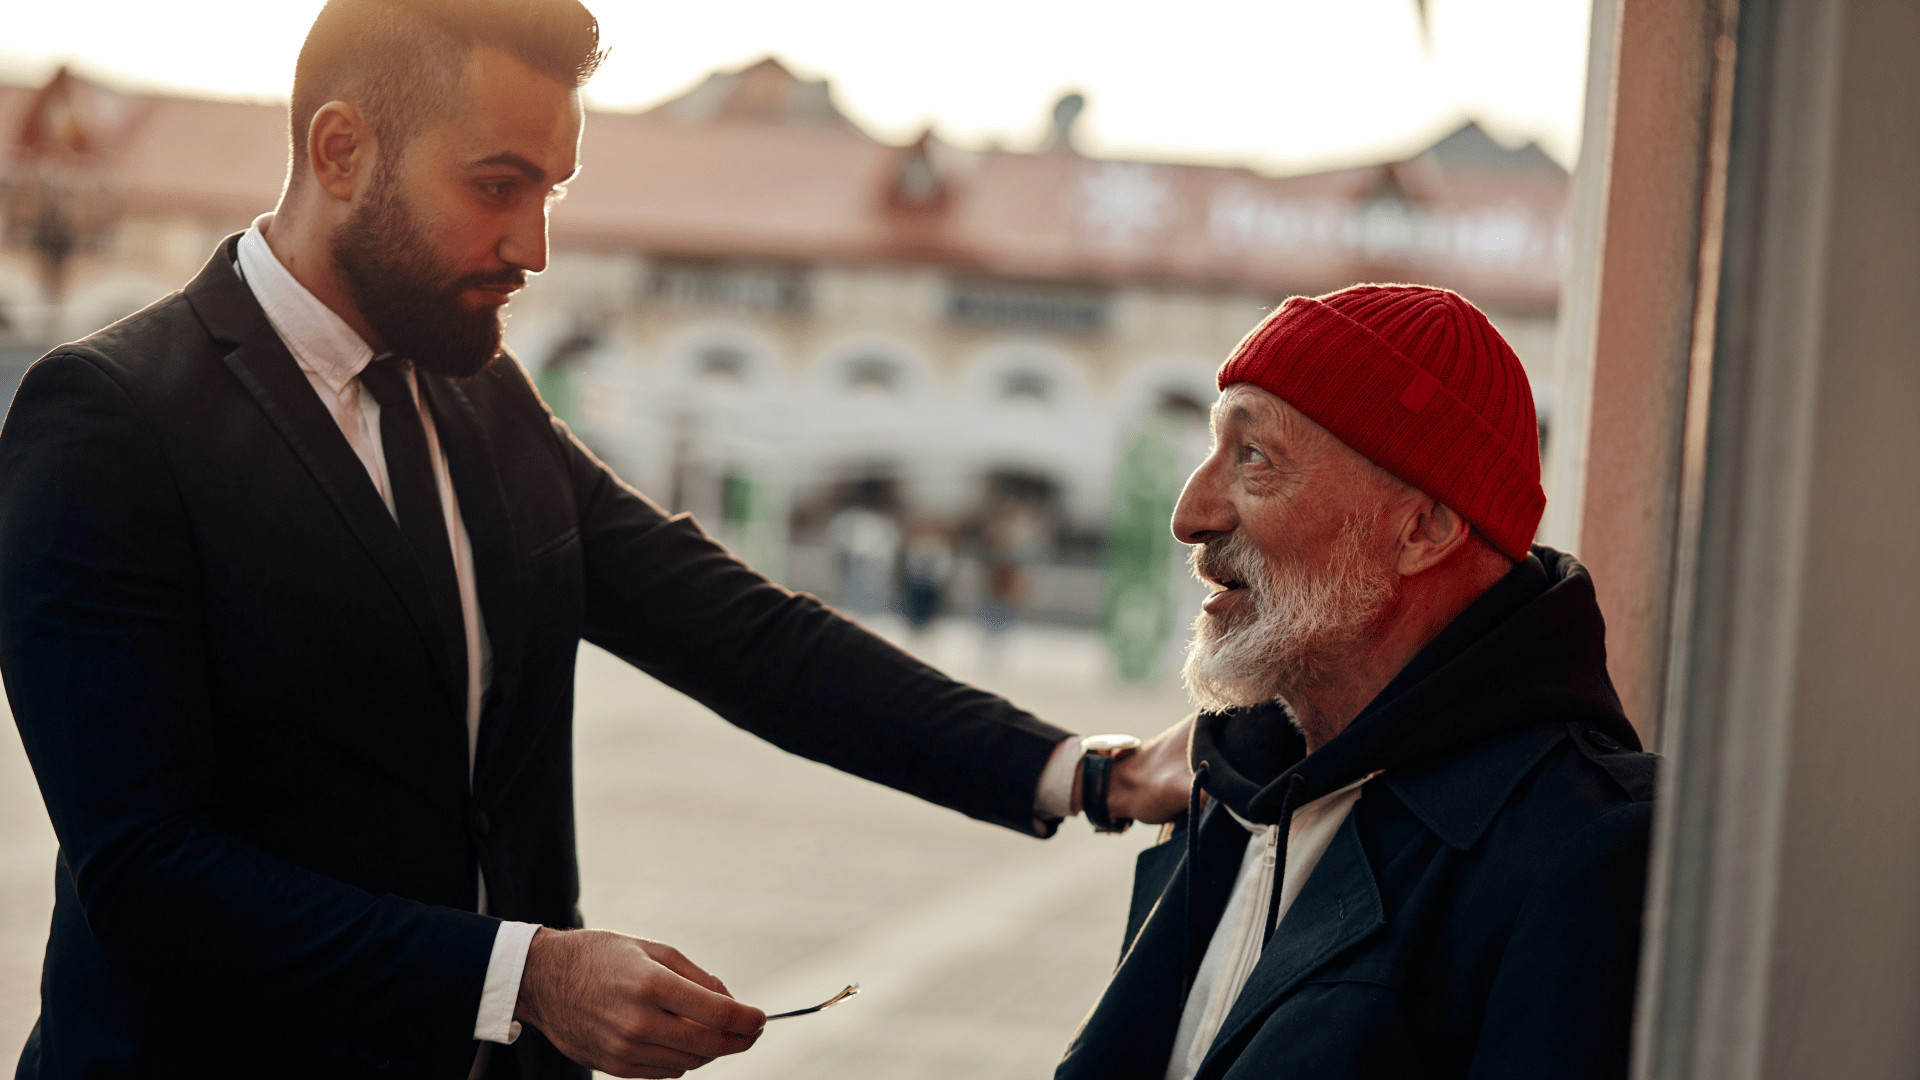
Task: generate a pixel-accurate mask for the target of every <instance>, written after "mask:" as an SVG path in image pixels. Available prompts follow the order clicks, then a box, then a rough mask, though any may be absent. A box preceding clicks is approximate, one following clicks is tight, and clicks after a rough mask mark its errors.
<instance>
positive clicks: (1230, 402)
mask: <svg viewBox="0 0 1920 1080" xmlns="http://www.w3.org/2000/svg"><path fill="white" fill-rule="evenodd" d="M1209 422H1210V424H1211V425H1212V428H1213V435H1214V438H1216V439H1218V438H1221V437H1223V436H1224V435H1225V434H1226V433H1227V432H1235V433H1239V434H1246V435H1257V436H1260V437H1263V438H1267V439H1277V440H1280V441H1281V442H1282V443H1284V444H1287V445H1293V446H1298V447H1300V448H1301V449H1306V448H1309V447H1313V448H1318V447H1321V446H1324V444H1325V442H1326V441H1328V440H1331V441H1333V442H1336V443H1337V442H1339V440H1338V439H1335V438H1334V437H1333V434H1332V433H1331V432H1329V431H1328V430H1327V429H1326V428H1323V427H1321V426H1320V425H1319V424H1316V423H1314V422H1313V421H1312V420H1311V419H1310V418H1308V416H1307V414H1305V413H1303V412H1301V411H1300V410H1299V409H1296V408H1294V407H1293V406H1292V405H1289V404H1287V402H1286V400H1285V399H1283V398H1281V397H1280V396H1279V395H1278V394H1275V393H1273V392H1272V391H1270V390H1265V389H1262V388H1261V387H1258V386H1255V385H1254V384H1252V383H1244V382H1242V383H1230V384H1228V385H1227V387H1226V389H1224V390H1221V391H1220V396H1219V398H1218V399H1216V400H1215V401H1214V403H1213V412H1212V415H1211V418H1210V421H1209Z"/></svg>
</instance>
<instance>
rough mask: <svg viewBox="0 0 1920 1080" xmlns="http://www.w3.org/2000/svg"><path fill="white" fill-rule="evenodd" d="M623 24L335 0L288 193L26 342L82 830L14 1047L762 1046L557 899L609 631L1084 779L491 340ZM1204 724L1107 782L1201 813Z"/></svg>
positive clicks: (18, 609) (24, 675) (350, 1063)
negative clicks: (198, 258)
mask: <svg viewBox="0 0 1920 1080" xmlns="http://www.w3.org/2000/svg"><path fill="white" fill-rule="evenodd" d="M598 58H599V50H598V32H597V27H596V24H595V23H594V20H593V17H592V16H591V15H590V14H588V12H587V11H586V9H585V8H583V7H581V6H580V5H579V3H577V2H576V0H331V2H330V3H328V4H327V5H326V7H325V8H324V9H323V10H322V11H321V12H320V14H319V16H318V18H317V19H316V20H315V22H314V26H313V29H312V31H311V33H310V34H309V35H308V38H307V41H306V44H305V46H304V47H303V49H302V51H301V54H300V60H299V66H298V69H297V71H296V74H295V79H294V94H293V107H292V116H291V136H292V169H291V171H290V174H289V180H288V185H287V190H286V192H285V194H284V195H283V197H282V199H281V202H280V205H279V207H278V209H277V210H276V211H275V212H274V213H272V214H269V215H265V216H262V217H261V218H260V219H259V220H258V221H256V222H255V223H254V226H253V228H251V229H249V230H247V232H246V233H244V234H242V235H239V236H234V237H231V238H229V239H228V240H227V241H226V242H224V243H223V244H221V245H220V248H219V249H218V250H217V251H216V252H215V253H214V255H213V258H212V259H211V260H210V261H209V262H208V263H207V266H206V268H205V269H204V270H203V271H201V273H200V275H199V276H198V277H196V278H195V279H194V280H193V281H192V282H191V283H190V284H188V285H187V286H186V288H185V289H183V290H182V291H180V292H177V293H175V294H173V295H171V296H168V297H166V298H164V299H162V300H160V301H159V302H157V303H155V304H154V305H153V306H151V307H149V308H147V309H146V310H145V311H142V312H140V313H138V314H136V315H133V316H131V317H130V318H128V319H126V320H123V321H122V322H119V323H117V324H115V325H113V326H111V327H108V328H107V329H105V330H102V331H100V332H99V333H96V334H94V335H92V336H90V337H88V338H87V339H85V340H83V341H80V342H78V343H75V344H72V345H66V346H62V347H60V348H58V349H56V350H54V351H53V352H52V353H51V354H49V355H48V356H47V357H45V358H43V359H42V360H41V361H40V362H39V363H37V364H36V365H35V366H34V367H33V368H32V369H31V370H30V371H29V372H28V374H27V376H26V378H25V380H24V381H23V383H22V384H21V387H20V390H19V393H18V395H17V397H16V398H15V400H14V403H13V407H12V410H11V412H10V414H9V416H8V418H7V421H6V426H5V428H4V430H0V671H4V674H5V678H6V686H7V693H8V696H9V697H10V699H11V703H12V707H13V713H14V717H15V720H16V722H17V723H18V725H19V728H20V732H21V737H22V739H23V741H24V743H25V745H26V749H27V753H28V756H29V757H30V758H31V760H32V762H33V767H34V772H35V776H36V778H37V779H38V781H39V783H40V787H41V790H42V793H43V795H44V797H45V799H46V803H47V809H48V813H49V815H50V816H51V818H52V821H53V826H54V831H55V832H56V834H57V835H58V836H59V840H60V857H59V861H58V865H57V867H56V869H55V893H56V900H55V907H54V915H53V927H52V930H51V934H50V938H49V941H48V946H47V957H46V965H45V969H44V975H43V979H42V985H41V1013H40V1019H39V1022H38V1023H37V1024H36V1025H35V1027H34V1030H33V1033H32V1034H31V1036H30V1037H29V1039H28V1043H27V1046H26V1050H25V1052H24V1054H23V1055H22V1057H21V1061H20V1066H19V1072H18V1075H19V1076H21V1077H23V1078H56V1077H61V1078H65V1077H73V1078H78V1077H97V1078H111V1077H129V1078H131V1077H139V1078H141V1080H152V1078H156V1077H192V1078H195V1080H209V1078H222V1077H236V1078H237V1077H259V1076H274V1077H351V1076H372V1075H380V1076H393V1075H404V1076H420V1077H443V1078H446V1080H459V1078H460V1077H465V1076H480V1075H484V1076H487V1077H494V1078H501V1077H506V1078H511V1077H526V1078H534V1077H584V1076H585V1075H586V1068H585V1067H584V1066H585V1065H589V1064H590V1065H592V1066H594V1067H597V1068H599V1069H601V1070H602V1071H605V1072H608V1073H611V1074H613V1075H616V1076H647V1077H661V1076H678V1075H680V1074H681V1073H682V1072H683V1071H685V1070H687V1069H692V1068H696V1067H698V1066H700V1065H702V1064H704V1063H706V1062H708V1061H710V1060H711V1059H713V1058H714V1057H717V1056H719V1055H722V1054H729V1053H735V1052H738V1051H741V1050H744V1049H746V1048H747V1047H748V1046H750V1045H751V1044H752V1043H753V1041H754V1039H755V1038H756V1037H757V1035H758V1033H759V1031H760V1028H761V1025H762V1024H763V1023H764V1022H765V1014H764V1013H762V1012H761V1011H760V1010H759V1009H756V1008H752V1007H749V1006H747V1005H743V1004H741V1003H739V1002H736V1001H734V1000H733V999H732V997H731V996H729V995H728V994H727V991H726V988H725V987H724V986H723V985H722V984H721V983H720V981H719V980H717V979H715V978H714V977H713V976H711V975H709V974H707V973H706V972H704V971H702V970H701V969H700V968H699V967H697V966H696V965H694V964H693V963H692V962H691V961H689V960H687V959H686V958H685V957H684V956H682V955H681V954H680V953H678V952H677V951H675V950H674V949H672V948H670V947H668V946H665V945H661V944H658V943H656V942H649V941H643V940H640V939H636V938H631V937H626V936H624V935H620V934H614V933H607V932H602V931H588V930H575V929H572V928H576V927H579V926H581V925H582V923H581V916H580V912H579V910H578V909H577V907H576V906H575V902H576V900H577V898H578V892H579V890H578V873H577V870H576V866H575V861H574V850H573V817H572V814H573V806H572V750H571V743H570V724H571V718H572V700H571V698H572V688H573V661H574V655H575V652H576V649H577V647H578V644H579V642H580V640H581V639H582V638H583V637H584V638H585V639H587V640H590V641H594V642H596V643H597V644H599V645H601V646H603V647H605V648H607V649H608V650H610V651H612V652H613V653H615V654H617V655H619V656H621V657H623V658H625V659H626V660H628V661H629V662H631V663H633V664H635V665H636V666H638V667H641V668H642V669H644V670H646V671H647V672H649V673H650V674H652V675H655V676H657V677H658V678H660V679H661V680H663V681H664V682H666V683H668V684H669V685H672V686H674V687H676V688H678V689H680V690H683V691H685V692H686V693H688V694H690V695H692V696H693V697H695V698H697V699H699V700H700V701H702V702H704V703H705V704H707V705H709V706H711V707H712V708H713V709H714V710H716V711H717V712H719V713H720V714H721V715H723V716H725V717H726V718H727V719H729V720H731V721H733V722H734V723H737V724H739V725H741V726H743V727H745V728H747V729H749V730H752V731H754V732H756V733H757V734H760V735H762V736H764V737H766V738H768V739H770V740H772V741H774V742H776V743H778V744H779V745H781V746H783V747H785V748H787V749H789V750H792V751H794V752H796V753H800V754H804V755H806V756H808V757H811V758H814V759H816V760H819V761H824V762H827V763H829V764H833V765H836V766H838V767H840V768H843V769H846V770H848V771H850V772H854V773H857V774H859V775H861V776H865V777H868V778H870V779H874V780H877V781H880V782H882V783H886V784H890V785H892V786H894V787H897V788H899V789H901V790H903V791H906V792H909V793H912V794H915V795H919V796H921V797H924V798H927V799H931V800H934V801H936V802H939V803H941V804H943V805H946V806H950V807H952V808H954V809H957V810H960V811H962V812H965V813H968V814H971V815H973V816H975V817H978V818H981V819H983V820H987V821H991V822H996V823H999V824H1002V825H1006V826H1008V827H1011V828H1014V829H1018V830H1021V831H1024V832H1029V833H1039V834H1041V835H1046V834H1050V833H1051V832H1052V831H1053V828H1054V824H1055V822H1056V821H1057V820H1058V819H1059V818H1060V817H1062V816H1065V815H1066V814H1067V813H1068V812H1070V810H1072V809H1075V808H1077V807H1076V805H1075V803H1076V799H1077V796H1076V794H1075V792H1076V790H1077V788H1076V782H1075V781H1076V777H1077V775H1078V772H1077V767H1078V764H1079V761H1080V754H1079V750H1078V745H1077V743H1076V742H1075V741H1074V740H1072V739H1070V738H1068V737H1067V735H1066V733H1065V732H1063V731H1061V730H1059V729H1057V728H1055V727H1052V726H1051V725H1048V724H1046V723H1044V722H1042V721H1040V720H1039V719H1037V718H1035V717H1033V716H1031V715H1029V714H1027V713H1025V712H1022V711H1021V710H1019V709H1017V708H1015V707H1014V706H1012V705H1011V704H1009V703H1008V702H1006V701H1004V700H1002V699H1000V698H997V697H995V696H993V695H991V694H987V693H984V692H982V691H979V690H977V689H974V688H972V687H968V686H964V685H960V684H957V683H954V682H952V681H951V680H948V679H947V678H945V677H944V676H942V675H941V674H940V673H938V672H936V671H933V670H932V669H930V668H928V667H926V666H924V665H922V664H920V663H918V662H916V661H915V660H913V659H912V658H911V657H908V656H906V655H905V654H903V653H901V652H899V651H898V650H896V649H894V648H892V647H891V646H889V645H887V644H886V643H885V642H883V641H881V640H880V639H878V638H875V637H873V636H872V635H870V634H867V633H866V632H864V631H863V630H861V629H860V628H859V627H857V626H856V625H854V624H852V623H850V622H848V621H846V620H844V619H842V618H840V617H839V616H837V615H835V614H834V613H833V612H832V611H830V610H827V609H826V608H824V607H822V606H821V605H819V604H818V603H817V602H816V601H814V600H812V599H811V598H810V597H805V596H796V595H794V594H792V593H789V592H787V591H786V590H784V589H781V588H779V587H778V586H775V585H773V584H771V583H769V582H768V581H767V580H766V579H765V578H762V577H760V576H759V575H757V574H755V573H753V572H752V571H751V570H749V569H748V568H746V567H744V566H742V565H741V564H740V563H738V562H737V561H735V560H734V559H733V558H732V557H731V556H730V555H729V554H728V553H727V552H726V551H725V550H724V549H723V548H721V547H720V546H719V545H717V544H715V543H714V542H713V541H711V540H710V539H708V538H707V537H706V536H705V534H703V533H702V532H701V531H700V529H699V527H698V526H697V525H695V524H694V523H693V522H692V521H691V520H690V519H687V518H685V517H677V518H670V517H668V516H667V515H666V514H665V513H663V512H662V511H661V510H660V508H659V507H657V506H655V505H654V504H653V503H651V502H648V501H647V500H646V499H645V498H643V497H641V496H640V495H638V494H637V493H635V492H634V491H632V489H630V488H627V487H626V486H624V485H622V484H621V483H620V482H619V480H618V479H616V478H615V477H614V476H612V475H611V474H610V473H609V472H608V471H607V470H606V469H605V467H604V466H602V465H601V464H600V463H599V462H598V461H596V460H595V459H594V458H593V456H592V455H591V454H589V453H588V452H587V451H586V450H585V449H584V448H583V447H581V446H580V444H579V443H578V442H576V441H575V440H574V439H573V438H572V436H571V435H570V434H569V433H568V431H567V430H566V428H565V426H564V425H561V424H559V423H558V422H557V421H555V420H554V419H553V417H552V415H551V413H549V412H548V411H547V410H546V408H545V407H544V406H543V405H542V404H541V402H540V400H539V397H538V396H537V395H536V394H535V393H534V391H533V389H532V387H531V385H530V384H529V383H528V380H527V377H526V375H525V373H524V372H523V371H522V370H521V369H520V367H519V365H518V364H516V363H514V362H512V361H511V360H510V359H508V360H501V359H499V357H500V335H501V323H500V309H501V307H502V306H503V305H504V304H505V303H506V302H507V300H508V298H509V297H510V296H511V294H512V293H513V292H514V291H515V290H516V289H518V288H519V287H520V286H521V285H522V284H524V282H525V280H526V277H527V275H529V274H534V273H538V272H539V271H540V270H542V269H543V268H544V267H545V266H546V262H547V236H546V225H547V211H548V208H549V206H550V205H551V203H552V201H553V200H554V199H555V198H556V197H557V196H558V194H559V185H560V184H561V183H562V182H564V181H565V180H566V179H567V178H568V177H569V176H571V175H572V174H573V173H574V171H575V167H576V163H577V160H578V146H579V138H580V128H581V108H580V98H579V93H578V91H579V87H580V85H581V83H583V82H584V81H585V79H586V78H587V76H588V75H589V74H590V73H591V71H592V70H593V67H594V65H595V64H596V63H597V62H598ZM1183 732H1184V729H1176V731H1174V732H1169V733H1167V734H1166V735H1163V736H1162V737H1161V738H1160V739H1158V740H1157V741H1156V742H1155V743H1153V744H1151V745H1150V746H1149V747H1148V749H1147V750H1146V751H1144V752H1142V753H1140V754H1138V755H1135V757H1134V758H1132V759H1129V760H1127V761H1124V762H1121V763H1120V764H1119V765H1117V766H1113V767H1112V768H1111V769H1110V770H1107V771H1103V772H1102V773H1101V776H1102V777H1103V779H1107V780H1109V783H1108V784H1107V785H1106V786H1104V787H1103V791H1104V792H1105V802H1104V804H1103V803H1102V802H1101V800H1099V799H1095V800H1093V803H1092V805H1091V807H1090V809H1092V810H1094V811H1095V812H1099V811H1101V810H1102V808H1103V806H1104V809H1105V811H1106V812H1110V813H1112V814H1114V815H1115V816H1126V817H1137V818H1143V819H1145V820H1150V821H1152V820H1162V821H1164V820H1166V819H1167V818H1169V817H1172V816H1174V815H1175V814H1177V813H1178V808H1179V806H1180V805H1182V804H1183V803H1184V801H1185V791H1186V788H1187V783H1186V777H1187V770H1186V766H1185V760H1184V755H1183V753H1182V752H1181V746H1182V744H1183V742H1184V737H1183ZM1108 771H1110V773H1111V776H1110V778H1109V777H1108V775H1107V773H1108ZM713 779H714V782H715V783H716V785H724V783H725V782H726V778H725V777H715V778H713ZM660 887H661V888H672V887H673V883H672V882H671V881H663V882H661V883H660ZM569 930H570V931H571V932H561V931H569ZM522 1023H524V1024H526V1030H525V1032H524V1034H523V1033H522V1031H521V1024H522ZM509 1047H510V1048H509Z"/></svg>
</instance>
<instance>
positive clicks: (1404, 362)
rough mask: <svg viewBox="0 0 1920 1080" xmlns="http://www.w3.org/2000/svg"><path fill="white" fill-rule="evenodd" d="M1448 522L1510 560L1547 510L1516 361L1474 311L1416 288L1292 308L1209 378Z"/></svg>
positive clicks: (1304, 301) (1381, 288)
mask: <svg viewBox="0 0 1920 1080" xmlns="http://www.w3.org/2000/svg"><path fill="white" fill-rule="evenodd" d="M1237 382H1245V383H1252V384H1253V385H1255V386H1258V387H1260V388H1261V389H1263V390H1267V391H1269V392H1270V393H1272V394H1274V395H1275V396H1276V397H1279V398H1280V399H1281V400H1283V401H1285V402H1286V403H1287V404H1289V405H1292V406H1293V407H1294V408H1296V409H1299V410H1300V411H1301V412H1302V413H1305V414H1306V415H1307V416H1308V417H1309V418H1311V419H1312V420H1313V421H1314V423H1317V424H1319V425H1320V426H1321V427H1323V428H1326V429H1327V430H1328V431H1330V432H1332V433H1333V434H1334V435H1335V436H1336V437H1337V438H1339V439H1340V441H1341V442H1344V443H1346V444H1347V445H1348V446H1351V447H1353V448H1354V449H1355V450H1357V451H1359V452H1360V453H1361V454H1362V455H1364V456H1365V457H1366V458H1367V459H1368V460H1370V461H1372V462H1373V463H1374V464H1376V465H1379V466H1380V467H1381V468H1383V469H1385V470H1387V471H1388V472H1390V473H1392V474H1394V475H1395V476H1397V477H1399V478H1400V479H1402V480H1405V481H1406V482H1407V483H1409V484H1412V485H1413V486H1415V487H1417V488H1419V489H1420V490H1422V491H1424V492H1426V493H1427V494H1429V495H1431V496H1433V497H1434V498H1436V499H1438V500H1440V501H1441V502H1443V503H1445V504H1447V505H1448V506H1450V507H1452V508H1453V509H1454V510H1456V511H1458V512H1459V513H1460V514H1461V516H1463V517H1465V518H1466V519H1467V520H1468V521H1469V522H1471V523H1472V524H1473V525H1474V527H1475V528H1477V529H1479V530H1480V532H1481V533H1482V534H1483V535H1485V536H1486V537H1487V539H1488V540H1489V541H1491V542H1492V543H1493V545H1494V546H1495V547H1497V548H1499V549H1500V550H1501V551H1502V552H1504V553H1505V554H1506V555H1507V556H1508V557H1509V558H1512V559H1515V560H1518V559H1523V558H1525V557H1526V555H1527V549H1528V547H1529V546H1530V545H1531V544H1532V542H1533V533H1534V530H1535V529H1536V528H1538V527H1539V524H1540V515H1541V513H1542V512H1543V511H1544V510H1545V509H1546V504H1547V498H1546V494H1545V492H1543V491H1542V490H1541V488H1540V444H1539V429H1538V426H1537V421H1536V420H1535V417H1534V411H1533V392H1532V388H1531V387H1530V386H1529V385H1528V383H1527V373H1526V371H1525V369H1523V368H1522V367H1521V366H1520V358H1519V357H1517V356H1515V355H1514V352H1513V349H1512V347H1511V346H1509V345H1508V344H1507V342H1506V339H1504V338H1502V337H1501V336H1500V332H1499V331H1498V330H1495V329H1494V327H1493V324H1492V323H1490V322H1488V321H1487V317H1486V315H1485V314H1483V313H1482V312H1481V311H1480V309H1479V308H1476V307H1474V306H1473V305H1472V304H1470V303H1468V302H1467V301H1466V300H1465V299H1464V298H1463V297H1461V296H1460V295H1459V294H1458V293H1454V292H1449V291H1448V290H1446V289H1434V288H1427V287H1425V286H1418V285H1355V286H1353V287H1352V288H1348V289H1342V290H1340V291H1339V292H1334V293H1328V294H1327V295H1325V296H1322V297H1318V298H1310V297H1305V296H1296V297H1293V298H1292V299H1290V300H1288V301H1287V302H1286V303H1284V304H1282V305H1280V307H1279V309H1278V310H1276V311H1274V313H1273V314H1271V315H1269V316H1267V318H1266V319H1265V320H1264V321H1263V322H1261V324H1260V325H1259V326H1257V327H1255V328H1254V330H1253V332H1252V333H1250V334H1248V335H1247V336H1246V339H1245V340H1243V341H1242V342H1241V343H1240V346H1239V347H1238V348H1237V349H1235V350H1234V352H1233V355H1232V356H1230V357H1228V358H1227V362H1226V363H1225V364H1223V365H1222V366H1221V368H1220V375H1219V385H1220V388H1221V389H1222V390H1224V389H1226V388H1227V387H1228V386H1229V385H1231V384H1233V383H1237Z"/></svg>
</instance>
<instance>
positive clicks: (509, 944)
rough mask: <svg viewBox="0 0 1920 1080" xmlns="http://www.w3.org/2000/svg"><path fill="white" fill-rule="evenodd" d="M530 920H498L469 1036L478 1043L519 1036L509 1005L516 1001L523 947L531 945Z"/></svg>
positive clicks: (533, 927)
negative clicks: (471, 1032) (476, 1015)
mask: <svg viewBox="0 0 1920 1080" xmlns="http://www.w3.org/2000/svg"><path fill="white" fill-rule="evenodd" d="M538 929H540V928H539V927H538V926H536V925H534V924H533V923H524V922H502V923H501V924H500V932H499V933H497V934H495V935H494V936H493V955H492V956H491V957H489V958H488V959H487V981H486V984H485V986H484V987H483V988H482V989H481V991H480V1016H479V1018H478V1019H476V1020H475V1021H474V1022H473V1037H474V1038H476V1039H478V1040H480V1041H481V1042H491V1043H510V1042H512V1041H513V1040H515V1039H517V1038H519V1037H520V1021H518V1020H515V1019H514V1018H513V1007H514V1005H516V1004H518V1003H519V1001H520V975H521V973H522V972H524V971H526V969H527V947H528V946H530V945H532V944H533V932H534V931H535V930H538Z"/></svg>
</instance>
